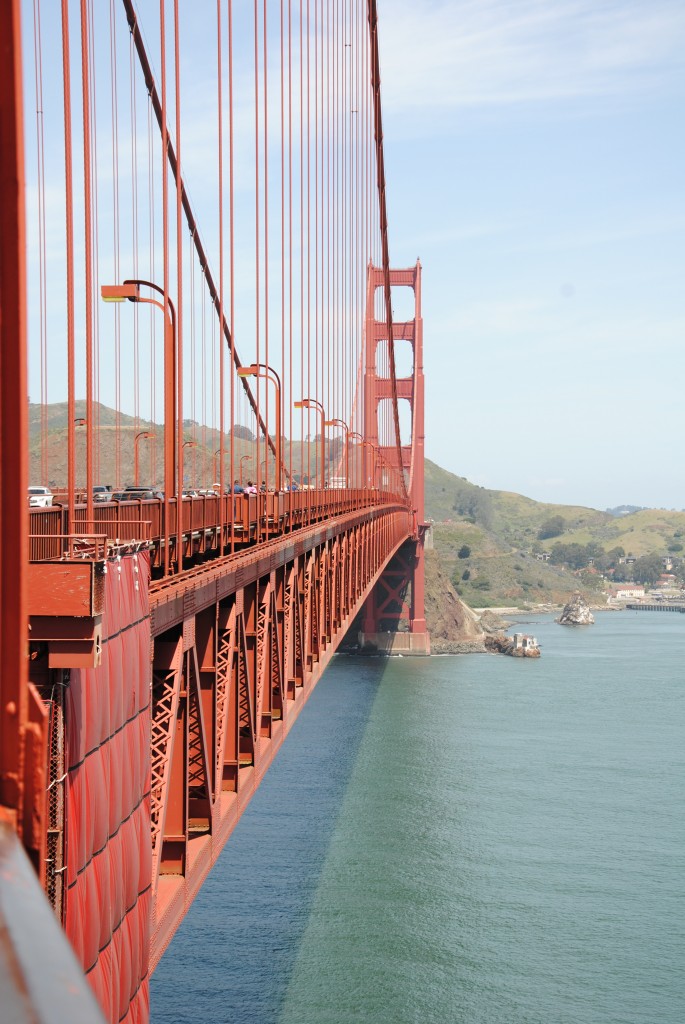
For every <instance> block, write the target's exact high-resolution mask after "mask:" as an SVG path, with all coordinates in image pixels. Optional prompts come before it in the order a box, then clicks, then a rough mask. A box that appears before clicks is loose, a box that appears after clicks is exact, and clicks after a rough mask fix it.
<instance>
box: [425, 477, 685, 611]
mask: <svg viewBox="0 0 685 1024" xmlns="http://www.w3.org/2000/svg"><path fill="white" fill-rule="evenodd" d="M426 516H427V517H428V518H429V519H432V520H434V528H433V542H434V545H435V549H436V551H437V552H438V553H439V556H440V558H441V561H442V564H443V566H444V569H445V571H446V572H447V573H448V575H449V576H450V578H451V580H452V582H453V584H454V585H455V587H456V588H457V590H458V592H459V593H460V594H461V596H462V597H463V598H464V599H465V600H466V601H467V602H468V603H469V604H471V605H473V606H475V607H493V606H498V605H518V606H521V605H524V606H525V605H529V604H537V603H540V602H542V603H545V602H549V603H555V604H558V603H560V602H563V601H565V600H567V599H568V596H569V595H570V594H571V593H572V592H573V591H574V590H575V589H577V588H578V587H580V588H581V589H583V590H584V591H586V592H587V593H588V596H589V597H591V598H594V599H595V600H597V601H598V602H603V600H604V598H603V597H602V596H601V593H602V590H603V588H604V587H605V582H604V580H603V579H602V577H601V576H600V575H599V574H596V573H593V572H591V571H589V572H588V571H582V570H581V571H580V572H579V573H576V572H572V571H570V569H569V568H568V567H564V566H562V565H553V564H550V563H549V562H543V561H539V560H538V559H537V558H536V557H535V554H536V553H542V552H551V551H552V550H553V549H554V546H555V544H556V545H558V544H559V543H563V544H564V545H568V544H574V543H575V544H581V545H583V546H586V545H588V544H595V545H597V546H598V547H599V549H601V551H603V552H607V553H609V552H612V551H614V549H616V548H623V550H624V552H625V554H626V555H628V556H630V555H633V556H635V557H639V556H641V555H648V554H654V555H659V556H664V555H667V554H669V553H672V554H677V553H678V552H680V551H681V550H683V547H685V539H683V540H682V543H681V538H685V512H668V511H666V510H663V509H640V510H639V511H636V512H633V513H631V514H629V515H624V516H618V517H617V516H615V515H612V514H611V513H610V512H600V511H598V510H597V509H592V508H585V507H584V506H581V505H553V504H549V503H546V502H539V501H534V500H533V499H532V498H526V497H524V496H523V495H521V494H514V493H512V492H510V491H496V490H490V489H488V488H485V487H479V486H477V485H476V484H472V483H470V482H469V481H468V480H466V479H464V478H463V477H459V476H455V475H454V474H452V473H448V472H447V471H446V470H444V469H441V468H440V467H439V466H436V465H435V463H432V462H429V461H426ZM547 533H549V534H550V535H549V536H546V534H547Z"/></svg>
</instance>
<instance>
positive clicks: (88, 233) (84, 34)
mask: <svg viewBox="0 0 685 1024" xmlns="http://www.w3.org/2000/svg"><path fill="white" fill-rule="evenodd" d="M87 8H88V0H81V88H82V93H83V196H84V236H85V237H84V242H85V262H86V273H85V282H84V298H85V307H86V519H87V520H88V521H89V522H91V521H92V519H93V231H92V208H91V150H90V74H89V42H88V9H87Z"/></svg>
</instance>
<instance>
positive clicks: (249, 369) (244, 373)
mask: <svg viewBox="0 0 685 1024" xmlns="http://www.w3.org/2000/svg"><path fill="white" fill-rule="evenodd" d="M258 370H259V367H258V366H255V365H254V363H252V365H251V366H240V367H238V376H239V377H255V376H256V375H257V371H258Z"/></svg>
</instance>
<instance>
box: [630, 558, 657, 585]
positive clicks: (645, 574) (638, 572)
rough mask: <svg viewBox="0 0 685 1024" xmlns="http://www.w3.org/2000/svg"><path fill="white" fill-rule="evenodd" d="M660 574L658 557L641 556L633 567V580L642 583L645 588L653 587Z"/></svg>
mask: <svg viewBox="0 0 685 1024" xmlns="http://www.w3.org/2000/svg"><path fill="white" fill-rule="evenodd" d="M662 572H663V566H662V564H661V556H660V555H642V557H641V558H637V559H636V560H635V564H634V565H633V579H636V580H638V581H639V582H640V583H644V585H645V586H646V587H653V586H654V584H655V583H656V581H657V580H658V579H659V576H661V573H662Z"/></svg>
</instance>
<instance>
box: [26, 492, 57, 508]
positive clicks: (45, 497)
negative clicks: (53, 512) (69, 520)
mask: <svg viewBox="0 0 685 1024" xmlns="http://www.w3.org/2000/svg"><path fill="white" fill-rule="evenodd" d="M29 505H30V506H31V507H32V508H49V507H50V505H52V491H51V490H50V488H49V487H29Z"/></svg>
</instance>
